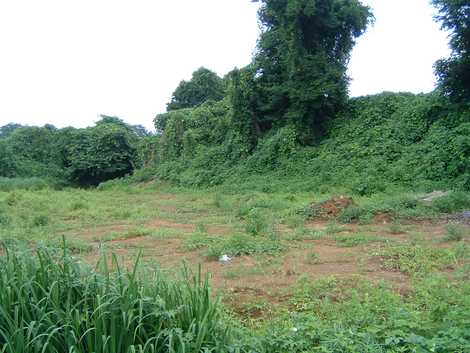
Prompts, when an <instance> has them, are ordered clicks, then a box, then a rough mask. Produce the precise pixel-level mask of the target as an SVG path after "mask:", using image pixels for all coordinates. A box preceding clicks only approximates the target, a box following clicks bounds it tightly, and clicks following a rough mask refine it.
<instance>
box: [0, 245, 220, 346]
mask: <svg viewBox="0 0 470 353" xmlns="http://www.w3.org/2000/svg"><path fill="white" fill-rule="evenodd" d="M108 262H109V261H108V259H107V258H106V257H103V258H102V260H101V266H100V271H99V272H96V271H92V270H89V269H86V268H84V267H83V266H81V265H80V264H79V263H78V262H77V260H75V259H73V258H72V257H70V256H69V255H68V254H67V253H66V252H64V254H63V255H62V256H60V257H56V256H54V254H53V253H52V252H51V251H49V250H47V249H39V250H37V252H36V253H35V255H34V256H32V254H31V253H30V252H25V253H18V252H9V251H8V250H6V255H5V256H2V257H0V288H2V290H1V291H0V352H2V353H39V352H41V353H43V352H51V353H63V352H70V353H88V352H96V353H130V352H139V353H157V352H173V353H177V352H178V353H182V352H200V351H204V352H209V351H216V352H221V351H223V350H224V348H223V347H224V346H225V344H226V343H227V339H228V336H227V332H226V330H225V329H224V325H222V324H221V319H220V312H219V305H218V302H217V301H214V300H213V299H212V297H211V294H210V290H209V285H208V282H207V278H206V280H201V277H200V275H197V276H193V275H191V274H190V273H188V272H186V273H185V277H184V281H181V282H172V281H169V280H167V279H165V278H163V277H162V276H161V275H160V274H159V273H152V274H148V273H147V274H143V273H141V272H139V270H138V262H137V263H136V265H135V267H134V269H133V271H132V272H129V273H127V272H125V271H123V270H122V269H121V268H120V267H119V265H118V264H117V261H116V258H115V257H113V259H112V264H113V266H112V267H108Z"/></svg>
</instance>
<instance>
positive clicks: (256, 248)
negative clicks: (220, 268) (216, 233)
mask: <svg viewBox="0 0 470 353" xmlns="http://www.w3.org/2000/svg"><path fill="white" fill-rule="evenodd" d="M284 250H285V246H284V245H283V244H282V243H281V242H279V241H273V240H269V239H264V238H253V237H251V236H248V235H245V234H235V235H232V236H230V237H226V238H224V239H223V240H220V241H218V242H214V244H211V245H210V246H209V248H208V249H207V251H206V253H205V256H206V257H207V258H208V259H211V260H214V259H218V258H219V257H220V256H221V255H224V254H227V255H229V256H241V255H255V254H269V255H273V254H276V253H278V252H281V251H284Z"/></svg>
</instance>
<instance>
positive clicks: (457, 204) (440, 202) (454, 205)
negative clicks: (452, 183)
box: [432, 191, 470, 213]
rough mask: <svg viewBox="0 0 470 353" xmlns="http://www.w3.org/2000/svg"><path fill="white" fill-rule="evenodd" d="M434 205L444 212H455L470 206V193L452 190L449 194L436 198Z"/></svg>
mask: <svg viewBox="0 0 470 353" xmlns="http://www.w3.org/2000/svg"><path fill="white" fill-rule="evenodd" d="M432 206H433V207H434V208H435V209H436V210H437V211H439V212H442V213H453V212H457V211H462V210H464V209H469V208H470V194H468V193H465V192H462V191H454V192H451V193H450V194H449V195H447V196H443V197H439V198H437V199H435V200H434V201H433V203H432Z"/></svg>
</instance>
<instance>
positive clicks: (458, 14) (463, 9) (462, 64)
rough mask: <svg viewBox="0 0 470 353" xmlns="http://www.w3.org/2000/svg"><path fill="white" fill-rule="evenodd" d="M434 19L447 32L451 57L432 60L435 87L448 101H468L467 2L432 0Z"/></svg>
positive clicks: (469, 26) (469, 46) (469, 25)
mask: <svg viewBox="0 0 470 353" xmlns="http://www.w3.org/2000/svg"><path fill="white" fill-rule="evenodd" d="M432 3H433V5H434V6H436V7H437V9H438V10H439V15H438V16H437V20H438V21H440V22H441V24H442V28H443V29H444V30H447V31H449V33H450V47H451V48H452V56H451V57H450V58H447V59H442V60H440V61H438V62H437V63H436V73H437V76H438V80H439V87H440V89H441V90H442V91H443V93H444V94H445V95H447V96H448V97H449V98H450V99H451V100H452V101H454V102H457V103H461V104H464V105H467V107H468V104H469V100H470V5H469V3H468V1H467V0H432Z"/></svg>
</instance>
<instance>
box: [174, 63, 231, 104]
mask: <svg viewBox="0 0 470 353" xmlns="http://www.w3.org/2000/svg"><path fill="white" fill-rule="evenodd" d="M224 95H225V88H224V81H223V79H222V78H220V77H219V76H218V75H217V74H216V73H215V72H212V71H211V70H208V69H206V68H204V67H201V68H200V69H198V70H196V71H194V72H193V75H192V78H191V80H190V81H181V82H180V84H179V85H178V87H177V88H176V90H175V91H174V92H173V96H172V98H171V102H170V103H168V104H167V111H171V110H176V109H181V108H192V107H196V106H199V105H201V104H202V103H204V102H207V101H209V100H213V101H219V100H221V99H222V98H224Z"/></svg>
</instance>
